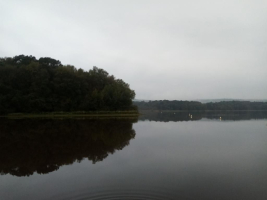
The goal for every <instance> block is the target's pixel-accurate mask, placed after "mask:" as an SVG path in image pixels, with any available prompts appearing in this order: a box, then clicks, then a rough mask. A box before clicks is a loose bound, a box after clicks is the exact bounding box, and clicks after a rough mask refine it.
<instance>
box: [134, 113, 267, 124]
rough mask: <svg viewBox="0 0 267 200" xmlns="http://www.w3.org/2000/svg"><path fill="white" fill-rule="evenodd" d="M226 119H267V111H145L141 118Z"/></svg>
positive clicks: (157, 119) (175, 120)
mask: <svg viewBox="0 0 267 200" xmlns="http://www.w3.org/2000/svg"><path fill="white" fill-rule="evenodd" d="M204 118H206V119H217V120H220V121H224V120H234V121H237V120H250V119H267V111H220V112H218V111H217V112H205V111H203V112H201V111H199V112H192V111H190V112H173V111H143V112H142V115H140V117H139V120H141V121H145V120H149V121H159V122H169V121H173V122H177V121H196V120H201V119H204Z"/></svg>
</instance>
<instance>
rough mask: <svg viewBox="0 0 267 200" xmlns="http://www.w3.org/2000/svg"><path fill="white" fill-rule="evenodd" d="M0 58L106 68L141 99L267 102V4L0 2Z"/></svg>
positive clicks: (231, 0) (232, 0)
mask: <svg viewBox="0 0 267 200" xmlns="http://www.w3.org/2000/svg"><path fill="white" fill-rule="evenodd" d="M0 19H1V20H0V57H13V56H15V55H20V54H24V55H33V56H35V57H36V58H39V57H51V58H55V59H57V60H60V61H61V62H62V64H72V65H74V66H75V67H76V68H82V69H84V70H89V69H91V68H92V67H93V66H97V67H99V68H102V69H105V70H106V71H107V72H108V73H109V74H113V75H115V77H116V78H120V79H123V80H124V81H125V82H127V83H129V84H130V87H131V88H132V89H134V90H135V92H136V98H137V99H170V100H174V99H177V100H186V99H209V98H244V99H261V98H265V99H267V1H266V0H253V1H252V0H239V1H238V0H224V1H219V0H218V1H216V0H209V1H208V0H201V1H200V0H183V1H182V0H180V1H179V0H164V1H163V0H91V1H90V0H76V1H70V0H69V1H67V0H65V1H63V0H62V1H60V0H51V1H49V0H45V1H41V0H38V1H36V0H32V1H25V0H16V1H15V0H8V1H7V0H6V1H5V0H0Z"/></svg>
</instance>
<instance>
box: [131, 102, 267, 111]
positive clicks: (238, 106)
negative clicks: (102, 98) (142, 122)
mask: <svg viewBox="0 0 267 200" xmlns="http://www.w3.org/2000/svg"><path fill="white" fill-rule="evenodd" d="M134 105H136V106H137V107H138V109H139V110H267V102H250V101H221V102H216V103H212V102H210V103H201V102H198V101H176V100H175V101H168V100H159V101H148V102H145V101H141V102H134Z"/></svg>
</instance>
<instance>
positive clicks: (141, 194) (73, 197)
mask: <svg viewBox="0 0 267 200" xmlns="http://www.w3.org/2000/svg"><path fill="white" fill-rule="evenodd" d="M64 196H65V195H64ZM177 198H179V199H181V200H190V198H188V197H185V196H182V195H178V194H177V192H175V191H172V190H168V189H159V188H154V189H119V188H116V189H94V190H93V191H92V190H91V189H88V190H86V191H80V192H79V194H77V193H76V194H73V193H72V194H70V195H69V196H65V197H62V196H61V197H59V198H53V199H59V200H85V199H90V200H107V199H108V200H177Z"/></svg>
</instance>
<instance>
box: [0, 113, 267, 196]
mask: <svg viewBox="0 0 267 200" xmlns="http://www.w3.org/2000/svg"><path fill="white" fill-rule="evenodd" d="M191 114H192V113H191ZM192 115H193V116H192V118H191V116H190V117H189V113H175V114H174V113H150V114H147V115H143V116H141V117H140V118H139V121H138V120H136V119H109V120H107V119H101V120H96V119H95V120H92V119H91V120H89V119H85V120H80V119H79V120H78V119H72V120H71V119H65V120H60V119H54V120H51V119H50V120H49V119H46V120H45V119H43V120H26V119H20V120H18V119H17V120H14V119H13V120H11V119H10V120H7V119H1V120H0V148H1V151H0V172H1V176H0V199H27V200H28V199H92V200H96V199H98V200H102V199H164V200H165V199H166V200H168V199H188V200H191V199H216V200H217V199H218V200H220V199H227V200H229V199H240V200H241V199H242V200H244V199H249V200H250V199H253V200H254V199H256V200H258V199H259V200H265V199H267V190H266V188H267V117H266V116H267V113H230V114H229V113H220V114H214V113H212V114H197V113H193V114H192ZM220 116H221V117H222V119H221V120H220V119H219V117H220Z"/></svg>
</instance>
